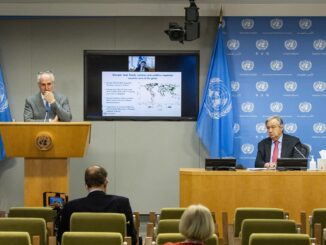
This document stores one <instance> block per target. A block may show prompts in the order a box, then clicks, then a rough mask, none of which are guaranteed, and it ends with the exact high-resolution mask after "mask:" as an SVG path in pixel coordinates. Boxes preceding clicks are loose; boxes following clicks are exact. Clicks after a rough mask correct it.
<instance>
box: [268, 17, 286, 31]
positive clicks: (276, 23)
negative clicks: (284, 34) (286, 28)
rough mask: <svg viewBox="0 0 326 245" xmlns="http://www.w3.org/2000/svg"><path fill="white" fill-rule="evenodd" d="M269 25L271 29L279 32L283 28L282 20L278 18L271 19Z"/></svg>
mask: <svg viewBox="0 0 326 245" xmlns="http://www.w3.org/2000/svg"><path fill="white" fill-rule="evenodd" d="M270 25H271V28H272V29H274V30H279V29H281V28H282V27H283V20H282V19H279V18H275V19H271V21H270Z"/></svg>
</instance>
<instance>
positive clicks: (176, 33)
mask: <svg viewBox="0 0 326 245" xmlns="http://www.w3.org/2000/svg"><path fill="white" fill-rule="evenodd" d="M164 32H165V33H166V34H167V35H168V36H169V38H170V40H171V41H179V42H183V40H184V35H185V31H184V29H183V27H182V26H180V25H178V23H175V22H171V23H169V29H168V30H165V31H164Z"/></svg>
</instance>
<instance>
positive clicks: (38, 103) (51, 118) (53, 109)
mask: <svg viewBox="0 0 326 245" xmlns="http://www.w3.org/2000/svg"><path fill="white" fill-rule="evenodd" d="M54 80H55V78H54V74H53V73H52V72H51V71H44V72H39V73H38V75H37V81H38V86H39V89H40V93H37V94H35V95H33V96H31V97H29V98H27V99H26V101H25V109H24V121H25V122H58V121H63V122H69V121H71V118H72V115H71V112H70V106H69V102H68V98H67V97H66V96H64V95H63V94H59V93H57V92H54V91H53V90H54Z"/></svg>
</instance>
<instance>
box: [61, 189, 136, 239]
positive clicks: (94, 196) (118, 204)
mask: <svg viewBox="0 0 326 245" xmlns="http://www.w3.org/2000/svg"><path fill="white" fill-rule="evenodd" d="M74 212H108V213H123V214H125V216H126V220H127V235H128V236H130V237H131V238H132V244H136V242H137V235H136V231H135V227H134V221H133V213H132V210H131V206H130V203H129V199H128V198H126V197H121V196H115V195H106V193H104V192H103V191H93V192H90V193H89V194H88V195H87V197H84V198H79V199H76V200H72V201H70V202H67V203H66V204H65V206H64V207H63V209H62V212H61V220H60V222H59V230H58V241H61V237H62V234H63V233H64V232H65V231H69V230H70V217H71V215H72V213H74Z"/></svg>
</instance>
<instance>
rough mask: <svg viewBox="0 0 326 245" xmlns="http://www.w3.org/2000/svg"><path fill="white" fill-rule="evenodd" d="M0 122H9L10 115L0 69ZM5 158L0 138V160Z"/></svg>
mask: <svg viewBox="0 0 326 245" xmlns="http://www.w3.org/2000/svg"><path fill="white" fill-rule="evenodd" d="M0 121H1V122H10V121H12V119H11V114H10V109H9V103H8V99H7V92H6V86H5V83H4V80H3V75H2V70H1V69H0ZM4 158H5V150H4V147H3V143H2V138H1V137H0V160H3V159H4Z"/></svg>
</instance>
